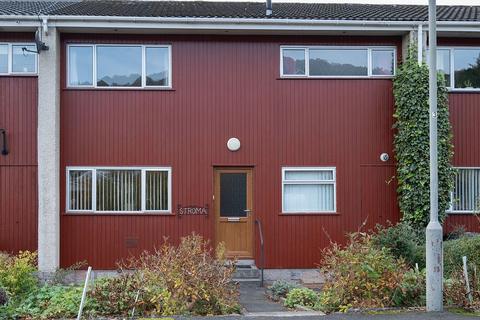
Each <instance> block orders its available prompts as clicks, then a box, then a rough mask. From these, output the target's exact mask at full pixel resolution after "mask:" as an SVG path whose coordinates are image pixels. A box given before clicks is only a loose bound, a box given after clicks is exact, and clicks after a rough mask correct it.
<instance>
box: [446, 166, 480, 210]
mask: <svg viewBox="0 0 480 320" xmlns="http://www.w3.org/2000/svg"><path fill="white" fill-rule="evenodd" d="M449 211H450V212H459V213H462V212H463V213H473V212H479V211H480V168H458V169H457V173H456V175H455V180H454V187H453V191H452V192H451V203H450V210H449Z"/></svg>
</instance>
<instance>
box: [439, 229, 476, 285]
mask: <svg viewBox="0 0 480 320" xmlns="http://www.w3.org/2000/svg"><path fill="white" fill-rule="evenodd" d="M479 252H480V236H473V237H471V236H463V237H461V238H459V239H455V240H449V241H445V242H444V245H443V264H444V270H445V275H446V276H449V275H450V274H451V273H452V272H453V271H454V270H456V269H458V268H461V267H462V265H463V263H462V257H463V256H467V259H468V261H469V263H470V264H472V265H476V266H477V268H479V269H480V254H479Z"/></svg>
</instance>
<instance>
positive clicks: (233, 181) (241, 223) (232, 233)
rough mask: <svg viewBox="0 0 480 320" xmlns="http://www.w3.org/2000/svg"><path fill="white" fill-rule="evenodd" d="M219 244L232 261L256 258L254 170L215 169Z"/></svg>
mask: <svg viewBox="0 0 480 320" xmlns="http://www.w3.org/2000/svg"><path fill="white" fill-rule="evenodd" d="M214 178H215V194H214V208H215V223H216V243H217V244H218V243H220V242H223V243H224V244H225V247H226V250H227V252H226V254H227V256H228V257H230V258H233V257H236V258H243V259H248V258H253V224H254V220H253V207H252V205H253V199H252V169H244V168H228V169H215V177H214Z"/></svg>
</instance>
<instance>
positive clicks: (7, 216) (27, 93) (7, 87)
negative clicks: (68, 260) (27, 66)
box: [0, 33, 37, 252]
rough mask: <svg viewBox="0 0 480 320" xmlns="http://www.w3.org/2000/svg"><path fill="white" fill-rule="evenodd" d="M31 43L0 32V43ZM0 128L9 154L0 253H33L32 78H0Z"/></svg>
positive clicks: (0, 175)
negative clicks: (23, 251) (4, 133)
mask: <svg viewBox="0 0 480 320" xmlns="http://www.w3.org/2000/svg"><path fill="white" fill-rule="evenodd" d="M32 40H33V34H27V33H8V34H7V33H0V41H1V42H27V41H28V42H31V41H32ZM0 128H2V129H5V130H6V132H7V145H8V149H9V151H10V153H9V154H8V155H7V156H4V155H0V251H7V252H17V251H19V250H36V248H37V78H36V77H31V76H27V77H21V76H0ZM0 143H1V141H0Z"/></svg>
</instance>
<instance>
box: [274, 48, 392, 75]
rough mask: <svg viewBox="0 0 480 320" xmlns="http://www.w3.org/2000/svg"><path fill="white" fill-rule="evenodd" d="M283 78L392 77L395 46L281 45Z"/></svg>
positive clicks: (281, 71) (281, 72)
mask: <svg viewBox="0 0 480 320" xmlns="http://www.w3.org/2000/svg"><path fill="white" fill-rule="evenodd" d="M280 51H281V60H280V74H281V76H283V77H392V76H393V75H394V74H395V63H396V62H395V60H396V49H395V47H363V46H358V47H345V46H344V47H334V46H311V47H297V46H282V47H281V48H280Z"/></svg>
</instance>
